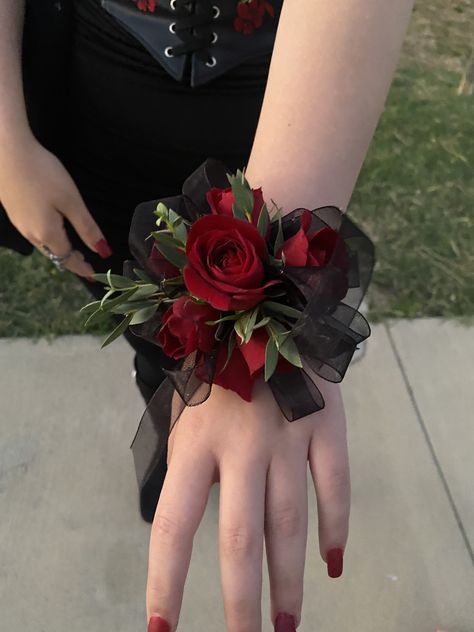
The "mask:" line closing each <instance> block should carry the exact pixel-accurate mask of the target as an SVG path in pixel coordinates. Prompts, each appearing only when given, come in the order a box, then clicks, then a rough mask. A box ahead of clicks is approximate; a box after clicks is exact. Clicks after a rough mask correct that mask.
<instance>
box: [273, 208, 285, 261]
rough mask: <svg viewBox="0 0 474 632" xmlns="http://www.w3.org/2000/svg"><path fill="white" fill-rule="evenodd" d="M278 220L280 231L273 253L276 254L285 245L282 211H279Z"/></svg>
mask: <svg viewBox="0 0 474 632" xmlns="http://www.w3.org/2000/svg"><path fill="white" fill-rule="evenodd" d="M277 222H278V232H277V236H276V238H275V244H274V246H273V254H274V255H276V253H277V252H278V251H279V250H280V248H281V247H282V246H283V243H284V237H283V224H282V220H281V213H280V211H278V214H277Z"/></svg>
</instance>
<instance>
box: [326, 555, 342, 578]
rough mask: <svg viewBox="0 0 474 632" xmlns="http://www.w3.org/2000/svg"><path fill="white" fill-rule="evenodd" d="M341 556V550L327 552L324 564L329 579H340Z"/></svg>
mask: <svg viewBox="0 0 474 632" xmlns="http://www.w3.org/2000/svg"><path fill="white" fill-rule="evenodd" d="M342 556H343V551H342V549H331V550H330V551H328V554H327V557H326V563H327V565H328V575H329V577H340V576H341V575H342Z"/></svg>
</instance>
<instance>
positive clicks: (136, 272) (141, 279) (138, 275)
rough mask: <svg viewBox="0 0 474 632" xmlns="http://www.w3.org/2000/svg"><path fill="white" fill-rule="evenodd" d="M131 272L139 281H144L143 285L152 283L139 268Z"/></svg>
mask: <svg viewBox="0 0 474 632" xmlns="http://www.w3.org/2000/svg"><path fill="white" fill-rule="evenodd" d="M133 272H134V274H136V275H137V277H138V278H139V279H140V281H144V282H145V283H152V280H151V279H150V277H149V276H148V274H147V273H146V272H145V271H144V270H141V269H140V268H133Z"/></svg>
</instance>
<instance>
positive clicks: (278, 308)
mask: <svg viewBox="0 0 474 632" xmlns="http://www.w3.org/2000/svg"><path fill="white" fill-rule="evenodd" d="M262 307H263V308H264V309H268V310H269V311H271V312H277V313H279V314H284V315H285V316H289V317H290V318H299V317H300V316H301V314H302V313H303V312H301V311H300V310H299V309H295V308H294V307H290V306H289V305H285V304H284V303H277V302H276V301H264V302H263V303H262Z"/></svg>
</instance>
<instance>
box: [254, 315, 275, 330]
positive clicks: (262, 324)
mask: <svg viewBox="0 0 474 632" xmlns="http://www.w3.org/2000/svg"><path fill="white" fill-rule="evenodd" d="M270 321H271V318H270V316H265V318H262V320H259V321H258V323H255V325H254V327H253V328H254V330H255V329H259V328H260V327H265V325H267V324H268V323H269V322H270Z"/></svg>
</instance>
